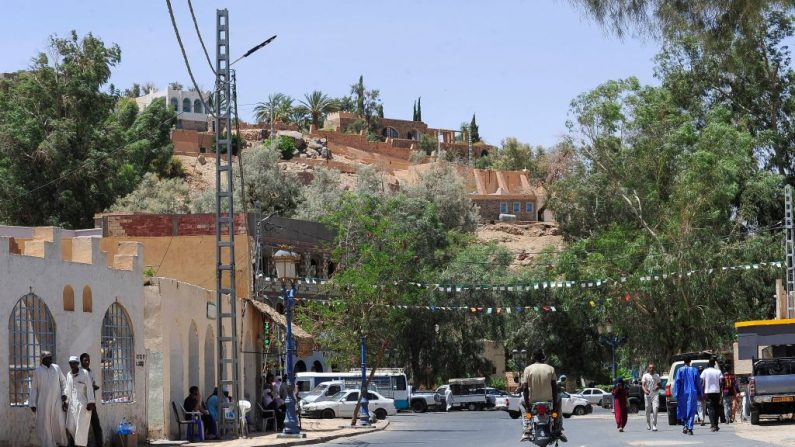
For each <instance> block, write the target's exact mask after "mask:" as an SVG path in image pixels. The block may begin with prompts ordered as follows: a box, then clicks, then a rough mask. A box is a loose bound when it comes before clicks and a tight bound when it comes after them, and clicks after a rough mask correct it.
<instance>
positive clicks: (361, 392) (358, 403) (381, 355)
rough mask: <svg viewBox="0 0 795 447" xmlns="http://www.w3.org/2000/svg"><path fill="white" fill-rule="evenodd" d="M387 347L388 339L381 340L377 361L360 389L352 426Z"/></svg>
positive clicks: (354, 408)
mask: <svg viewBox="0 0 795 447" xmlns="http://www.w3.org/2000/svg"><path fill="white" fill-rule="evenodd" d="M385 349H386V341H382V342H381V346H380V347H379V348H378V353H377V354H376V356H375V363H374V364H373V367H372V368H370V375H369V376H367V380H366V381H365V382H364V389H363V390H360V391H359V400H357V401H356V406H355V407H353V417H352V418H351V427H353V426H355V425H356V420H357V419H358V418H359V407H360V406H361V404H362V396H364V393H366V392H367V390H368V389H369V388H370V382H371V381H372V380H373V376H375V370H376V369H378V367H379V366H381V360H382V359H383V358H384V350H385Z"/></svg>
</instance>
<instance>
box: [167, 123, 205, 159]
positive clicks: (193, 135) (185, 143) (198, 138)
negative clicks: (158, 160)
mask: <svg viewBox="0 0 795 447" xmlns="http://www.w3.org/2000/svg"><path fill="white" fill-rule="evenodd" d="M171 143H172V144H173V145H174V153H175V154H177V155H199V154H201V153H203V154H210V153H212V154H214V153H215V152H214V151H213V144H215V134H214V133H212V132H197V131H195V130H186V129H172V130H171Z"/></svg>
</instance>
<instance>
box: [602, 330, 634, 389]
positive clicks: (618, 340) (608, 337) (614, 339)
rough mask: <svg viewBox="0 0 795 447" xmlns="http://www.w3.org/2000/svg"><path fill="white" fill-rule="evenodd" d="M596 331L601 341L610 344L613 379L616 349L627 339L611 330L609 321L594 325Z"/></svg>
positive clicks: (616, 366) (616, 367)
mask: <svg viewBox="0 0 795 447" xmlns="http://www.w3.org/2000/svg"><path fill="white" fill-rule="evenodd" d="M596 330H597V332H599V335H600V336H601V340H602V343H604V344H606V345H608V346H610V348H611V350H612V354H613V362H612V365H613V377H612V379H613V380H615V378H616V370H617V369H618V364H617V363H616V349H617V348H618V347H619V346H621V345H623V344H624V343H625V342H626V341H627V339H626V338H625V337H622V336H620V335H618V334H616V333H614V332H613V324H612V323H610V322H609V321H608V322H606V323H600V324H599V325H598V326H596Z"/></svg>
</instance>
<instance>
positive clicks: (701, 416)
mask: <svg viewBox="0 0 795 447" xmlns="http://www.w3.org/2000/svg"><path fill="white" fill-rule="evenodd" d="M703 372H704V367H703V366H699V367H698V377H701V373H703ZM699 387H701V386H700V385H699ZM706 412H707V406H706V403H705V402H704V395H703V394H702V395H701V397H700V398H699V399H698V402H697V403H696V422H697V423H699V424H701V426H702V427H703V426H704V425H705V421H706V420H707V416H706Z"/></svg>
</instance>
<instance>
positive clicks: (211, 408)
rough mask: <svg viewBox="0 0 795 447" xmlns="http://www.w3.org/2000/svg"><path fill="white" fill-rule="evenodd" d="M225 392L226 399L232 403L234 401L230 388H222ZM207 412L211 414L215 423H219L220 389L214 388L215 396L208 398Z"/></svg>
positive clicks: (225, 386)
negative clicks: (230, 394) (230, 395)
mask: <svg viewBox="0 0 795 447" xmlns="http://www.w3.org/2000/svg"><path fill="white" fill-rule="evenodd" d="M222 389H223V390H224V398H225V399H226V401H227V402H231V401H232V399H231V398H230V397H229V387H228V386H227V385H224V387H223V388H222ZM205 408H207V411H208V412H209V413H210V416H212V417H213V420H214V421H219V420H220V419H218V417H219V414H218V387H215V388H213V394H212V395H210V397H208V398H207V402H206V406H205Z"/></svg>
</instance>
